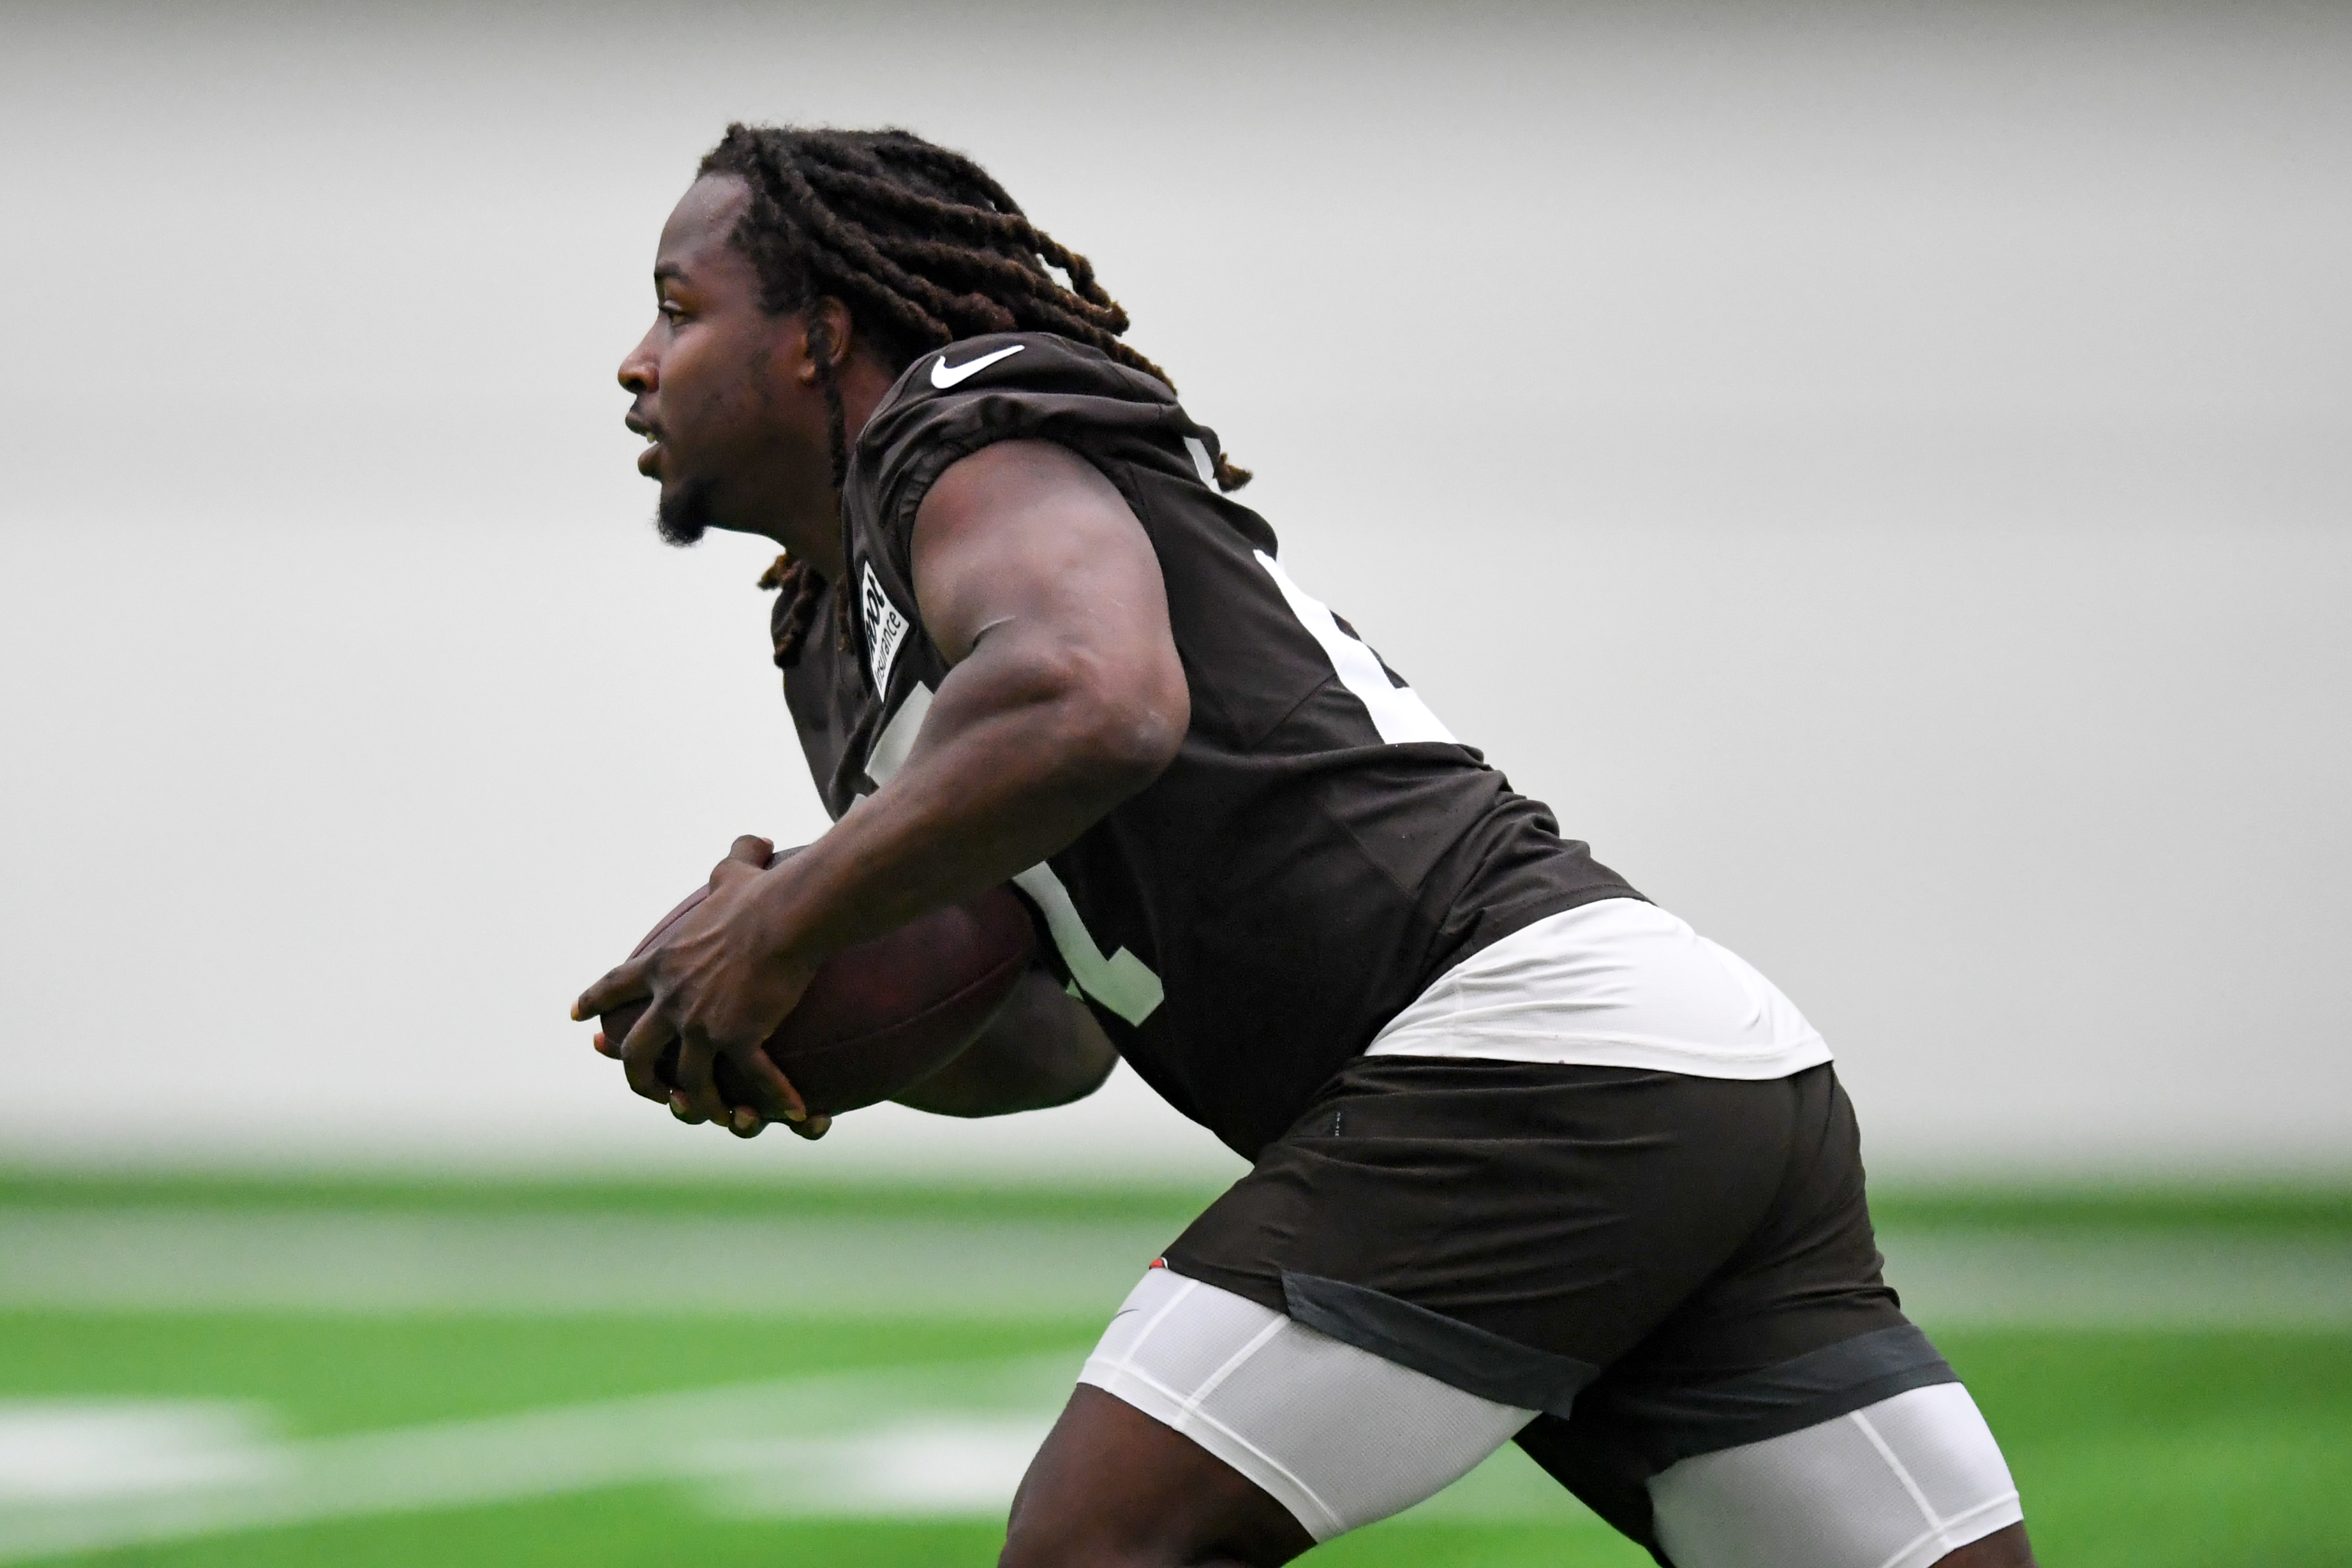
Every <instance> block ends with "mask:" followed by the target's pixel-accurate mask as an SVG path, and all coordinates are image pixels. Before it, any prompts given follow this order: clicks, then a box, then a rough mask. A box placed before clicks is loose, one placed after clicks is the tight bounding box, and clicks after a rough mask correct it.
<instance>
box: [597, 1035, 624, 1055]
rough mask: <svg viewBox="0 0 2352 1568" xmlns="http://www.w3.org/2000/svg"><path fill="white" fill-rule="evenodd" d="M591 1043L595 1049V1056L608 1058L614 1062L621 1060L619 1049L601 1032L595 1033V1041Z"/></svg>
mask: <svg viewBox="0 0 2352 1568" xmlns="http://www.w3.org/2000/svg"><path fill="white" fill-rule="evenodd" d="M593 1043H594V1045H595V1047H596V1054H597V1055H599V1056H609V1057H611V1058H612V1059H613V1060H614V1061H620V1060H621V1048H620V1047H619V1046H617V1045H615V1044H614V1043H613V1042H612V1040H609V1039H607V1038H606V1037H605V1034H604V1030H601V1029H600V1030H597V1031H596V1039H595V1040H594V1041H593Z"/></svg>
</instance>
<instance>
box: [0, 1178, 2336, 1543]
mask: <svg viewBox="0 0 2352 1568" xmlns="http://www.w3.org/2000/svg"><path fill="white" fill-rule="evenodd" d="M1198 1197H1199V1195H1196V1194H1190V1193H1182V1192H1055V1193H1048V1192H1041V1191H1034V1190H1031V1191H1024V1192H1012V1193H998V1194H990V1193H982V1192H948V1193H922V1192H918V1191H912V1190H879V1189H875V1190H848V1189H826V1188H819V1189H798V1190H789V1191H777V1190H755V1189H731V1190H728V1191H722V1192H719V1193H715V1194H713V1193H704V1194H688V1193H683V1192H680V1191H678V1190H677V1189H675V1188H662V1189H656V1190H654V1191H650V1192H646V1191H637V1192H630V1191H625V1190H621V1189H617V1188H614V1189H604V1188H588V1189H582V1188H572V1189H568V1190H562V1191H558V1190H554V1189H550V1188H532V1187H526V1186H511V1187H499V1186H468V1187H458V1186H423V1185H418V1186H397V1185H390V1184H376V1185H370V1184H362V1183H343V1184H332V1183H310V1184H305V1185H299V1186H297V1185H274V1184H267V1183H232V1182H225V1181H219V1180H196V1179H189V1180H165V1179H160V1178H159V1179H149V1180H137V1181H133V1180H108V1181H68V1180H60V1179H34V1178H19V1179H16V1180H14V1181H8V1182H0V1562H34V1561H57V1562H79V1563H110V1564H124V1565H131V1564H138V1565H146V1564H153V1565H156V1568H162V1565H163V1564H220V1565H223V1568H226V1565H228V1564H238V1565H240V1568H242V1565H254V1568H263V1565H273V1564H294V1563H339V1564H340V1563H350V1564H373V1563H383V1564H387V1565H389V1564H395V1563H397V1564H404V1565H406V1564H415V1563H447V1564H472V1563H484V1564H489V1563H498V1564H534V1563H547V1564H556V1563H562V1564H566V1565H567V1568H594V1565H619V1564H641V1563H642V1564H653V1563H684V1562H688V1561H691V1562H693V1563H698V1564H727V1563H843V1564H859V1565H872V1568H884V1565H891V1568H896V1565H898V1564H915V1563H924V1564H935V1563H974V1564H983V1563H989V1562H991V1561H992V1558H993V1552H994V1546H995V1542H996V1540H997V1522H996V1521H998V1520H999V1519H1000V1518H1001V1516H1002V1511H1003V1501H1004V1499H1005V1497H1006V1496H1007V1495H1008V1494H1009V1492H1010V1490H1011V1487H1012V1483H1013V1479H1016V1478H1017V1476H1018V1475H1019V1472H1020V1468H1021V1465H1022V1463H1023V1461H1024V1458H1025V1457H1026V1454H1027V1452H1028V1450H1029V1449H1030V1448H1032V1447H1034V1443H1035V1441H1036V1439H1037V1437H1038V1436H1039V1434H1040V1433H1041V1432H1042V1430H1043V1427H1044V1424H1045V1422H1046V1421H1048V1420H1049V1419H1050V1418H1051V1416H1052V1414H1053V1411H1054V1410H1055V1407H1056V1406H1058V1404H1059V1402H1060V1399H1061V1397H1062V1396H1064V1394H1066V1390H1067V1387H1068V1383H1069V1377H1070V1374H1071V1373H1072V1371H1074V1370H1075V1368H1076V1364H1077V1363H1078V1362H1079V1360H1080V1359H1081V1358H1082V1357H1083V1355H1084V1354H1085V1352H1086V1350H1087V1346H1088V1345H1089V1344H1090V1343H1092V1340H1093V1338H1094V1335H1095V1333H1096V1332H1097V1330H1098V1328H1099V1326H1100V1324H1101V1322H1102V1321H1103V1319H1104V1318H1105V1317H1106V1316H1107V1315H1108V1312H1109V1311H1110V1310H1111V1308H1112V1307H1113V1306H1114V1305H1115V1304H1116V1303H1117V1301H1118V1297H1119V1296H1120V1295H1121V1294H1122V1293H1123V1292H1124V1291H1125V1289H1126V1287H1127V1285H1128V1284H1129V1283H1130V1282H1131V1281H1132V1279H1133V1277H1134V1276H1135V1274H1136V1273H1138V1272H1139V1270H1140V1269H1141V1268H1142V1266H1143V1264H1144V1263H1145V1262H1147V1261H1148V1260H1150V1257H1151V1256H1152V1254H1153V1253H1154V1252H1155V1251H1156V1250H1157V1249H1158V1248H1159V1246H1160V1244H1161V1243H1162V1242H1164V1241H1165V1240H1166V1239H1168V1237H1169V1236H1171V1234H1172V1233H1173V1231H1174V1229H1175V1228H1177V1227H1179V1226H1180V1225H1181V1223H1182V1221H1183V1219H1184V1218H1185V1217H1186V1216H1187V1215H1188V1214H1189V1213H1190V1212H1191V1211H1192V1207H1194V1206H1195V1204H1196V1203H1197V1200H1198ZM1880 1207H1881V1218H1882V1226H1883V1228H1884V1230H1885V1245H1886V1249H1887V1251H1888V1253H1889V1255H1890V1257H1891V1258H1892V1259H1893V1260H1894V1265H1893V1267H1894V1271H1895V1281H1896V1283H1897V1284H1898V1285H1901V1286H1904V1287H1905V1288H1906V1295H1907V1298H1908V1300H1909V1302H1910V1304H1911V1306H1912V1307H1913V1308H1914V1310H1915V1311H1916V1312H1917V1313H1918V1315H1919V1316H1920V1317H1921V1318H1922V1319H1923V1320H1924V1321H1925V1322H1927V1323H1928V1325H1929V1326H1930V1328H1931V1329H1933V1330H1934V1331H1935V1332H1936V1333H1937V1338H1938V1341H1939V1343H1941V1344H1942V1345H1943V1347H1944V1349H1945V1350H1946V1352H1947V1354H1948V1355H1949V1356H1950V1358H1951V1360H1952V1361H1953V1363H1954V1364H1956V1365H1957V1366H1958V1368H1959V1369H1960V1371H1961V1373H1962V1374H1963V1375H1965V1376H1966V1377H1967V1378H1968V1379H1969V1383H1970V1385H1971V1386H1972V1387H1973V1389H1974V1390H1975V1392H1976V1395H1977V1397H1978V1399H1979V1402H1980V1403H1981V1404H1982V1405H1983V1406H1984V1407H1985V1408H1986V1410H1987V1412H1988V1413H1989V1415H1990V1416H1991V1418H1992V1420H1993V1423H1994V1425H1995V1427H1996V1428H1997V1429H1998V1430H1999V1431H2000V1435H2001V1437H2002V1439H2003V1442H2004V1444H2005V1445H2006V1447H2007V1448H2008V1451H2009V1454H2010V1457H2011V1462H2012V1465H2013V1467H2014V1469H2015V1470H2016V1472H2017V1475H2018V1479H2019V1483H2020V1485H2021V1488H2022V1490H2023V1491H2024V1494H2025V1499H2026V1506H2027V1511H2028V1519H2029V1522H2030V1524H2031V1527H2032V1530H2033V1531H2034V1534H2035V1537H2036V1541H2037V1544H2038V1546H2039V1548H2040V1551H2041V1554H2042V1561H2043V1562H2044V1563H2047V1564H2051V1565H2052V1568H2056V1565H2059V1564H2072V1565H2080V1568H2096V1565H2105V1564H2114V1565H2116V1568H2124V1565H2126V1564H2129V1565H2131V1568H2154V1565H2161V1564H2179V1565H2181V1568H2189V1565H2191V1564H2194V1565H2198V1568H2207V1565H2211V1564H2261V1565H2266V1568H2290V1565H2295V1568H2303V1565H2308V1568H2321V1565H2328V1568H2340V1565H2343V1564H2347V1563H2352V1199H2347V1197H2343V1196H2340V1195H2329V1194H2303V1195H2298V1194H2294V1193H2279V1194H2268V1195H2242V1196H2237V1197H2206V1198H2186V1197H2162V1196H2156V1197H2080V1196H2077V1197H2048V1196H2042V1197H2036V1196H2034V1195H2032V1194H2023V1195H2020V1194H2010V1195H2001V1196H1988V1195H1969V1194H1945V1195H1940V1196H1932V1195H1910V1196H1904V1195H1896V1196H1895V1197H1891V1198H1889V1199H1886V1200H1885V1201H1883V1202H1882V1204H1881V1206H1880ZM1315 1556H1316V1559H1317V1560H1318V1561H1323V1562H1328V1563H1333V1564H1346V1563H1353V1564H1364V1565H1370V1564H1389V1563H1395V1564H1404V1563H1412V1564H1415V1565H1417V1568H1438V1565H1445V1564H1465V1565H1467V1564H1481V1565H1496V1568H1511V1565H1517V1564H1528V1565H1529V1568H1533V1565H1536V1564H1543V1565H1545V1568H1579V1565H1582V1564H1596V1565H1597V1564H1612V1563H1613V1564H1626V1565H1633V1564H1638V1563H1644V1562H1646V1561H1647V1559H1646V1558H1645V1557H1644V1556H1643V1554H1642V1553H1640V1552H1636V1551H1634V1550H1633V1549H1632V1548H1630V1547H1629V1546H1627V1545H1626V1544H1625V1543H1624V1542H1621V1541H1619V1540H1617V1539H1616V1538H1615V1537H1614V1536H1612V1534H1611V1533H1610V1532H1609V1531H1607V1530H1606V1529H1605V1527H1602V1526H1601V1525H1600V1524H1599V1523H1598V1522H1597V1521H1593V1520H1592V1519H1591V1517H1590V1516H1589V1515H1586V1514H1584V1513H1583V1512H1581V1511H1580V1510H1579V1509H1577V1508H1576V1507H1575V1506H1574V1505H1573V1504H1572V1503H1570V1502H1569V1501H1568V1500H1565V1499H1564V1498H1562V1497H1561V1496H1560V1495H1559V1492H1558V1491H1557V1490H1555V1489H1553V1488H1551V1487H1550V1485H1549V1482H1548V1481H1546V1480H1544V1479H1543V1478H1542V1477H1541V1476H1540V1475H1538V1474H1537V1473H1535V1472H1534V1471H1533V1470H1532V1469H1531V1468H1530V1467H1528V1466H1527V1465H1526V1464H1525V1462H1524V1461H1521V1460H1519V1459H1518V1458H1517V1454H1516V1452H1515V1451H1513V1450H1506V1452H1505V1454H1504V1455H1502V1456H1500V1457H1499V1458H1498V1459H1497V1460H1496V1461H1495V1462H1494V1463H1492V1464H1490V1465H1489V1466H1488V1467H1486V1469H1482V1470H1481V1471H1479V1472H1476V1473H1475V1474H1474V1475H1473V1476H1471V1477H1470V1478H1469V1479H1466V1480H1465V1482H1463V1483H1462V1484H1461V1485H1460V1486H1458V1487H1456V1488H1455V1489H1454V1490H1452V1491H1450V1492H1448V1493H1446V1494H1445V1495H1444V1496H1442V1497H1440V1498H1438V1499H1436V1500H1433V1502H1431V1503H1429V1504H1427V1505H1424V1506H1423V1508H1422V1509H1419V1510H1416V1511H1414V1512H1413V1513H1412V1514H1409V1515H1407V1516H1405V1517H1404V1518H1402V1519H1399V1520H1395V1521H1391V1522H1389V1523H1386V1524H1383V1525H1381V1526H1378V1527H1376V1528H1374V1529H1371V1530H1368V1531H1362V1532H1360V1534H1359V1535H1357V1536H1354V1537H1351V1538H1349V1539H1348V1540H1346V1541H1343V1542H1338V1543H1335V1544H1333V1545H1331V1546H1328V1547H1326V1548H1323V1549H1322V1550H1320V1551H1319V1552H1317V1553H1316V1554H1315Z"/></svg>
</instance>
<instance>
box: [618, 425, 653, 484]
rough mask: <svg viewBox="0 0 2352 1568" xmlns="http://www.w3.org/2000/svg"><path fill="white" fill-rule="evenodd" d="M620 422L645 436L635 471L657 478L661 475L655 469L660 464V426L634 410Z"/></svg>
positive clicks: (649, 477) (650, 477)
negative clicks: (644, 445)
mask: <svg viewBox="0 0 2352 1568" xmlns="http://www.w3.org/2000/svg"><path fill="white" fill-rule="evenodd" d="M621 423H624V424H625V425H627V426H628V427H629V428H630V429H631V430H633V431H635V432H636V433H637V434H639V435H642V436H644V437H645V438H646V449H645V450H644V451H643V452H640V453H638V454H637V472H638V473H640V474H642V475H644V476H646V478H648V479H656V478H659V477H660V475H659V473H658V472H657V470H658V469H659V468H660V466H661V457H662V438H661V426H659V425H657V424H656V423H653V422H652V421H651V420H647V419H642V418H640V417H638V415H637V414H636V413H634V412H632V413H630V414H629V415H628V416H627V417H625V419H623V420H622V421H621Z"/></svg>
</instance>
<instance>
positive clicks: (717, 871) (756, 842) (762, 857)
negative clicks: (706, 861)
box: [710, 833, 776, 887]
mask: <svg viewBox="0 0 2352 1568" xmlns="http://www.w3.org/2000/svg"><path fill="white" fill-rule="evenodd" d="M775 852H776V846H775V845H774V844H772V843H770V842H769V841H767V840H765V839H763V838H761V837H760V836H759V835H758V834H756V833H745V834H744V835H743V836H742V837H741V838H740V839H737V840H736V841H734V843H733V844H731V845H730V846H729V847H728V850H727V858H726V859H725V860H723V861H720V862H719V863H718V864H717V865H715V866H712V867H711V868H710V885H711V886H713V887H717V886H718V885H719V883H721V882H723V881H725V880H726V879H727V878H729V877H730V876H740V875H741V874H743V873H745V872H746V871H765V870H767V869H768V861H769V859H770V857H772V856H773V855H774V854H775Z"/></svg>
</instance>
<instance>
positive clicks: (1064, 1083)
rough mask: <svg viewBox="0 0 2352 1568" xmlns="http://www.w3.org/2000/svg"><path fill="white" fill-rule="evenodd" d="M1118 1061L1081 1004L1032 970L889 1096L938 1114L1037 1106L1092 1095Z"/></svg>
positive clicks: (1038, 1108)
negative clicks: (955, 1044) (957, 1049)
mask: <svg viewBox="0 0 2352 1568" xmlns="http://www.w3.org/2000/svg"><path fill="white" fill-rule="evenodd" d="M1116 1065H1118V1051H1116V1050H1114V1049H1113V1047H1112V1045H1111V1043H1110V1040H1109V1038H1108V1036H1106V1035H1105V1034H1104V1033H1103V1031H1102V1029H1101V1026H1100V1025H1098V1024H1097V1023H1096V1022H1095V1020H1094V1016H1093V1015H1092V1014H1091V1013H1089V1012H1087V1009H1086V1006H1085V1004H1084V1003H1082V1002H1079V1001H1077V1000H1076V999H1074V998H1071V997H1070V996H1068V995H1067V994H1066V993H1065V992H1064V991H1063V989H1062V988H1061V987H1060V986H1059V985H1058V984H1056V983H1055V980H1054V977H1052V976H1051V975H1049V974H1047V973H1046V972H1045V970H1043V969H1032V970H1031V971H1030V972H1029V973H1028V974H1027V975H1025V976H1024V977H1022V981H1021V984H1020V986H1019V987H1018V988H1015V990H1014V991H1013V996H1012V998H1011V999H1010V1000H1009V1001H1007V1002H1006V1003H1005V1005H1004V1010H1003V1012H1000V1013H999V1014H997V1016H996V1018H995V1019H994V1020H993V1021H992V1022H991V1023H990V1025H989V1026H988V1028H987V1029H986V1030H982V1033H981V1035H980V1038H979V1039H977V1040H973V1041H972V1042H971V1045H970V1046H968V1047H966V1048H965V1049H964V1051H963V1052H962V1054H961V1055H959V1056H958V1057H956V1058H955V1059H954V1060H953V1061H950V1062H949V1063H948V1064H947V1065H946V1066H945V1067H942V1068H940V1070H939V1071H937V1072H934V1073H932V1074H931V1075H930V1076H929V1078H926V1079H924V1080H923V1081H922V1082H920V1083H918V1084H916V1085H915V1086H914V1087H913V1088H912V1089H910V1090H908V1091H907V1092H905V1093H902V1094H898V1095H896V1096H894V1098H895V1099H896V1100H897V1101H898V1103H899V1104H901V1105H908V1106H912V1107H913V1108H914V1109H916V1110H918V1111H929V1112H930V1113H933V1114H935V1115H940V1116H1005V1115H1011V1114H1012V1113H1014V1112H1016V1111H1042V1110H1044V1109H1045V1108H1046V1107H1047V1106H1051V1105H1066V1104H1068V1103H1070V1102H1071V1101H1073V1100H1083V1099H1084V1098H1086V1097H1087V1095H1089V1094H1091V1093H1093V1092H1095V1091H1096V1090H1097V1089H1099V1088H1101V1087H1102V1083H1103V1080H1104V1079H1106V1078H1108V1077H1109V1076H1110V1070H1111V1069H1112V1068H1113V1067H1114V1066H1116Z"/></svg>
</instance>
